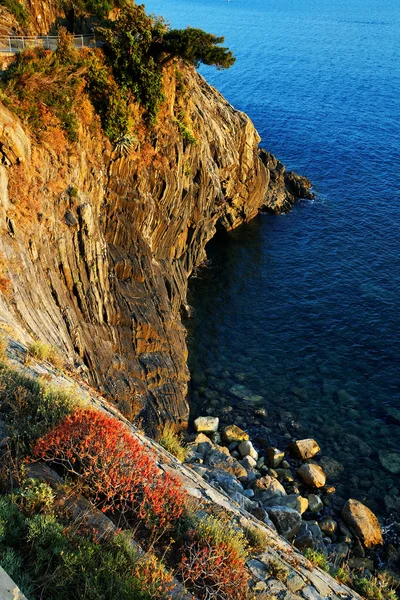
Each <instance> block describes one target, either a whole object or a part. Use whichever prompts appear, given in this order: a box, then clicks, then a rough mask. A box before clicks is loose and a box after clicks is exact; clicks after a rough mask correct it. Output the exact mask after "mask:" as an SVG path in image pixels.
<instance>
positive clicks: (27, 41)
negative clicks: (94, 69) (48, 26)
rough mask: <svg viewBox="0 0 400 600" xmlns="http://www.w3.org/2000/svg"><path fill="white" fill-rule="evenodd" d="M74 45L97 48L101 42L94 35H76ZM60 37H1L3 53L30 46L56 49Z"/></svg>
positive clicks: (1, 51) (14, 51)
mask: <svg viewBox="0 0 400 600" xmlns="http://www.w3.org/2000/svg"><path fill="white" fill-rule="evenodd" d="M73 41H74V46H75V47H76V48H96V47H97V46H100V45H101V42H98V41H97V40H96V37H95V36H94V35H93V34H92V35H74V40H73ZM57 45H58V37H57V36H56V35H43V36H34V37H29V36H17V35H15V36H9V37H0V53H1V54H17V53H18V52H22V51H23V50H26V49H28V48H44V49H45V50H56V49H57Z"/></svg>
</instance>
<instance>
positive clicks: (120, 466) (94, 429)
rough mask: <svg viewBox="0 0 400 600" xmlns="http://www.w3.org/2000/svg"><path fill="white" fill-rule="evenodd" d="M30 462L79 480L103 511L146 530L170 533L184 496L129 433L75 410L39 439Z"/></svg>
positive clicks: (101, 415) (110, 420)
mask: <svg viewBox="0 0 400 600" xmlns="http://www.w3.org/2000/svg"><path fill="white" fill-rule="evenodd" d="M33 457H34V458H36V459H42V460H44V461H48V462H50V463H52V464H54V465H59V466H61V467H62V468H63V470H64V471H65V472H67V473H68V474H70V475H72V476H74V477H76V478H78V480H79V481H80V483H81V485H82V491H83V493H84V494H85V495H87V496H88V497H90V498H91V499H92V500H93V501H94V502H95V503H96V504H97V505H98V506H99V507H100V508H101V509H102V510H103V511H108V510H111V511H113V510H119V511H122V512H124V513H126V514H127V516H129V515H132V516H134V517H137V518H139V519H141V520H142V521H143V522H144V523H145V524H146V525H148V526H150V525H157V526H159V527H168V526H169V525H171V524H173V523H174V522H175V521H176V520H177V519H178V518H179V517H180V515H181V514H182V510H183V508H184V504H185V496H186V493H185V491H184V489H183V488H182V485H181V483H180V482H179V480H178V479H177V478H175V477H173V476H171V475H169V474H168V473H164V472H163V471H162V470H161V469H160V468H159V467H158V466H157V464H156V462H155V459H154V455H152V453H151V452H149V450H148V449H146V448H145V446H144V445H143V444H141V443H140V442H139V441H138V440H137V439H136V438H135V437H134V435H133V434H132V433H131V432H130V431H129V429H128V427H127V426H126V425H124V424H123V423H121V422H120V421H118V420H117V419H116V418H113V417H110V416H108V415H106V414H104V413H102V412H100V411H96V410H91V409H85V410H83V409H79V410H77V411H75V412H74V413H72V414H71V415H69V416H68V417H66V418H65V419H64V420H63V421H62V422H61V423H60V424H59V425H57V426H56V427H55V428H54V429H53V430H52V431H50V433H48V434H47V435H45V436H44V437H42V438H40V439H39V440H38V441H37V442H36V444H35V446H34V448H33Z"/></svg>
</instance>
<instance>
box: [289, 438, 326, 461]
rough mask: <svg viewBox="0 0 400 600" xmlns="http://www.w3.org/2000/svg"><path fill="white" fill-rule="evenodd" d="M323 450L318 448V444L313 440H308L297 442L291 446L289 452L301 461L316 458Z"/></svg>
mask: <svg viewBox="0 0 400 600" xmlns="http://www.w3.org/2000/svg"><path fill="white" fill-rule="evenodd" d="M320 450H321V448H320V447H319V446H318V444H317V442H316V441H315V440H313V439H311V438H308V439H306V440H297V441H296V442H293V444H290V446H289V452H290V453H291V454H293V456H295V457H296V458H299V459H300V460H307V458H312V457H313V456H315V455H316V454H317V453H318V452H319V451H320Z"/></svg>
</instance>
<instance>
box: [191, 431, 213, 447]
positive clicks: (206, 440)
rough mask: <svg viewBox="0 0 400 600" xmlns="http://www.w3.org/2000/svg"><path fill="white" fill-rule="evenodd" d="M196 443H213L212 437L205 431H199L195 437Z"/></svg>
mask: <svg viewBox="0 0 400 600" xmlns="http://www.w3.org/2000/svg"><path fill="white" fill-rule="evenodd" d="M194 443H195V444H202V443H206V444H212V442H211V440H210V438H209V437H208V436H207V435H206V434H205V433H198V434H197V435H196V437H195V440H194Z"/></svg>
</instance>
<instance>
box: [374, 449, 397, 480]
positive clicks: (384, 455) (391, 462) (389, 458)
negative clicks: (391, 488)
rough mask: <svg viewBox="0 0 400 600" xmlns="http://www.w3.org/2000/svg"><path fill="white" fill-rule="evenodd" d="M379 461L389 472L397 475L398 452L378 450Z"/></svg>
mask: <svg viewBox="0 0 400 600" xmlns="http://www.w3.org/2000/svg"><path fill="white" fill-rule="evenodd" d="M379 462H380V463H381V465H382V467H384V468H385V469H386V470H387V471H389V472H390V473H393V474H394V475H397V474H398V473H400V454H399V453H398V452H391V451H389V450H380V452H379Z"/></svg>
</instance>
